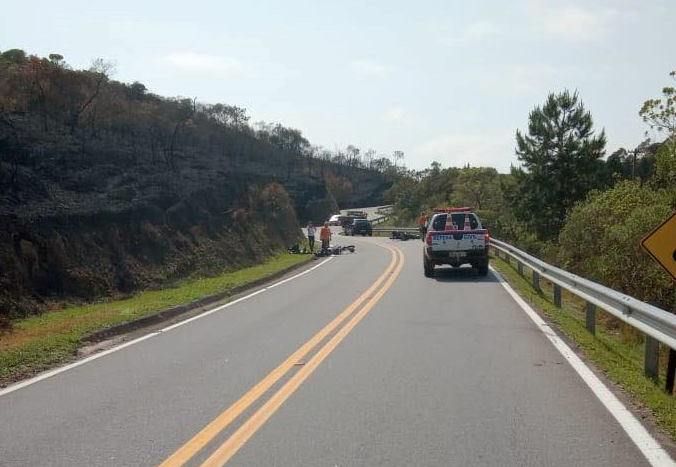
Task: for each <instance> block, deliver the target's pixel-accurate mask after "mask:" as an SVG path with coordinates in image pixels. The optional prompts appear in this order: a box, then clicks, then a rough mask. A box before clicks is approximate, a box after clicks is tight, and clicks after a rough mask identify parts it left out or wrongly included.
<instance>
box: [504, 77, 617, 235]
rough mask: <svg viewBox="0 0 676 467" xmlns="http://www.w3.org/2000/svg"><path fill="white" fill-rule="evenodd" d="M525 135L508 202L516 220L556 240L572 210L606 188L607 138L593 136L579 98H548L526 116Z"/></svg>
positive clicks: (566, 94) (566, 95)
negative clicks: (568, 213) (526, 127)
mask: <svg viewBox="0 0 676 467" xmlns="http://www.w3.org/2000/svg"><path fill="white" fill-rule="evenodd" d="M528 120H529V121H528V133H527V134H523V133H521V131H519V130H517V132H516V144H517V148H516V154H517V156H518V159H519V161H520V162H521V164H522V166H521V167H512V174H513V175H514V177H515V179H516V181H517V183H516V185H515V188H514V190H513V191H512V193H509V194H508V196H509V198H510V201H511V202H512V206H514V208H515V215H516V217H517V219H518V220H520V221H522V222H525V223H527V225H528V227H529V228H530V229H533V230H534V231H535V233H536V234H537V235H538V237H539V238H540V239H542V240H550V239H552V238H555V237H556V236H557V235H558V233H559V231H560V230H561V227H562V226H563V222H564V220H565V217H566V213H567V211H568V210H569V209H570V208H572V207H573V205H574V204H575V203H576V202H577V201H580V200H582V199H584V198H585V197H586V195H587V193H588V192H589V191H590V190H592V189H594V188H600V187H601V186H603V184H604V178H605V177H604V163H603V160H602V157H603V155H604V148H605V144H606V137H605V132H604V131H601V134H600V135H598V136H594V130H593V129H592V126H593V122H592V117H591V114H590V113H589V112H588V111H586V110H585V108H584V106H583V105H582V103H581V102H579V101H578V95H577V92H575V93H570V92H569V91H567V90H566V91H564V92H562V93H559V94H554V93H551V94H550V95H549V97H548V98H547V101H546V102H545V104H544V105H543V106H542V107H539V106H538V107H535V109H533V111H532V112H531V113H530V115H529V119H528Z"/></svg>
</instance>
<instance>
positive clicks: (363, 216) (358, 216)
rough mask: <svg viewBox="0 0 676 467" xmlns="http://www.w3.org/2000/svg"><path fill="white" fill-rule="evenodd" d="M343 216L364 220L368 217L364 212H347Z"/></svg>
mask: <svg viewBox="0 0 676 467" xmlns="http://www.w3.org/2000/svg"><path fill="white" fill-rule="evenodd" d="M345 214H346V215H348V216H352V217H354V218H355V219H366V218H367V217H368V214H367V213H366V212H364V211H347V212H346V213H345Z"/></svg>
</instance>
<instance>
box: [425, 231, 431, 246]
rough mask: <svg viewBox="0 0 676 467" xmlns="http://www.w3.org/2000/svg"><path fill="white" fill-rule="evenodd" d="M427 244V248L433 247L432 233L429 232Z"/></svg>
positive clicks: (426, 239)
mask: <svg viewBox="0 0 676 467" xmlns="http://www.w3.org/2000/svg"><path fill="white" fill-rule="evenodd" d="M425 243H427V246H432V232H427V235H426V236H425Z"/></svg>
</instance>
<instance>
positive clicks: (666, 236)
mask: <svg viewBox="0 0 676 467" xmlns="http://www.w3.org/2000/svg"><path fill="white" fill-rule="evenodd" d="M641 245H642V246H643V248H644V249H645V250H646V251H647V252H648V253H649V254H650V256H652V257H653V259H654V260H655V261H657V262H658V263H659V265H660V266H662V268H664V270H665V271H667V273H669V275H671V277H672V278H673V279H674V280H675V281H676V212H675V213H673V214H672V215H671V216H670V217H669V218H668V219H667V220H665V221H664V222H662V224H660V225H659V226H658V227H657V228H656V229H655V230H653V231H652V232H650V233H649V234H648V235H647V236H646V237H645V238H644V239H643V241H642V242H641ZM675 373H676V350H674V349H669V361H668V363H667V375H666V376H667V381H666V390H667V392H668V393H669V394H673V393H674V374H675Z"/></svg>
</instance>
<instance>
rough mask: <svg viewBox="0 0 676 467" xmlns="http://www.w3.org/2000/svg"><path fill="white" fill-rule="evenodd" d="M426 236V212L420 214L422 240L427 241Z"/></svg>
mask: <svg viewBox="0 0 676 467" xmlns="http://www.w3.org/2000/svg"><path fill="white" fill-rule="evenodd" d="M425 234H427V216H426V215H425V211H422V212H420V238H421V239H422V240H423V242H424V241H425Z"/></svg>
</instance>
